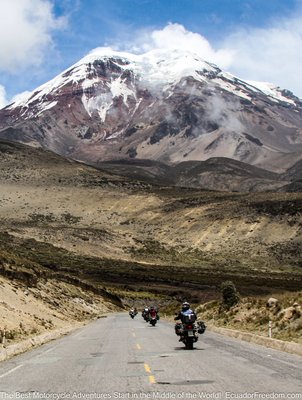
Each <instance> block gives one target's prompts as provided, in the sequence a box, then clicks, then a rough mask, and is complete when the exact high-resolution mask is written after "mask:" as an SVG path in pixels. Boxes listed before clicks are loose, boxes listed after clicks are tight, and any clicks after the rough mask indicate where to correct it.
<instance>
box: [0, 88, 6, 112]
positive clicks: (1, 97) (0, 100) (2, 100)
mask: <svg viewBox="0 0 302 400" xmlns="http://www.w3.org/2000/svg"><path fill="white" fill-rule="evenodd" d="M6 104H7V98H6V90H5V87H4V86H2V85H0V109H1V108H2V107H5V106H6Z"/></svg>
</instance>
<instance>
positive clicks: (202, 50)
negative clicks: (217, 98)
mask: <svg viewBox="0 0 302 400" xmlns="http://www.w3.org/2000/svg"><path fill="white" fill-rule="evenodd" d="M136 37H137V39H136V40H135V41H134V42H132V43H130V44H129V43H128V45H126V48H127V49H128V50H131V51H134V52H136V53H142V52H146V51H150V50H153V49H167V50H173V49H184V50H188V51H191V52H193V53H196V54H198V55H199V56H200V57H202V58H203V59H204V60H206V61H209V62H213V63H215V64H217V65H219V66H220V67H221V68H225V67H226V66H228V65H229V64H230V63H231V60H232V58H233V51H232V50H231V49H229V48H223V49H217V50H216V49H214V47H212V46H211V44H210V43H209V41H208V40H207V39H206V38H205V37H204V36H202V35H200V34H199V33H194V32H190V31H188V30H187V29H185V27H184V26H183V25H180V24H176V23H175V24H172V23H170V24H168V25H166V26H165V27H164V28H163V29H157V30H153V31H151V32H150V31H146V30H145V31H140V32H139V33H138V34H137V35H136Z"/></svg>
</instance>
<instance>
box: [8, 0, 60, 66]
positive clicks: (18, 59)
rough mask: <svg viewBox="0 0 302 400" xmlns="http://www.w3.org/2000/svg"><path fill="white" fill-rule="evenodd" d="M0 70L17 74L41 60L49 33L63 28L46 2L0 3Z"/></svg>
mask: <svg viewBox="0 0 302 400" xmlns="http://www.w3.org/2000/svg"><path fill="white" fill-rule="evenodd" d="M0 12H1V23H0V71H3V72H11V73H14V72H17V71H18V72H19V71H22V70H24V69H26V68H28V67H31V66H38V65H40V64H41V62H42V61H43V56H44V55H45V52H47V51H48V50H49V48H50V47H51V46H52V44H53V43H52V36H51V35H52V32H53V30H55V29H58V28H60V27H62V26H63V25H64V24H65V23H66V21H65V19H64V18H56V17H55V16H54V14H53V9H52V3H51V2H50V1H49V0H1V2H0Z"/></svg>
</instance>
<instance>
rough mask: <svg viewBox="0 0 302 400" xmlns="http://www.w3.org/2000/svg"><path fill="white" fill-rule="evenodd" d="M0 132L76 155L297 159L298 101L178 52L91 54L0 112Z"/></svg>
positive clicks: (277, 163)
mask: <svg viewBox="0 0 302 400" xmlns="http://www.w3.org/2000/svg"><path fill="white" fill-rule="evenodd" d="M0 137H2V138H6V139H9V140H13V141H20V142H23V143H28V144H31V145H35V146H42V147H45V148H47V149H50V150H53V151H55V152H57V153H59V154H62V155H65V156H69V157H72V158H75V159H78V160H81V161H84V162H89V163H97V162H98V161H104V160H115V159H129V158H132V159H133V158H139V159H150V160H157V161H162V162H165V163H168V164H175V163H180V162H182V161H189V160H200V161H202V160H207V159H209V158H211V157H228V158H233V159H235V160H239V161H243V162H246V163H249V164H252V165H256V166H260V167H262V168H266V169H268V170H271V171H276V172H283V171H284V170H286V169H287V168H288V167H290V166H292V165H293V164H294V163H295V162H297V161H299V160H300V159H302V152H301V150H302V103H301V101H300V100H299V99H298V98H297V97H295V96H294V95H293V94H292V93H290V92H288V91H282V90H280V89H278V88H271V87H268V89H267V91H266V93H264V92H263V91H261V90H259V89H257V88H256V87H255V86H252V85H250V84H249V83H247V82H244V81H242V80H240V79H238V78H235V77H234V76H232V75H230V74H225V73H223V72H222V71H221V70H220V69H219V68H217V67H216V66H213V65H212V64H208V63H206V62H205V61H203V60H201V59H199V58H198V57H197V56H196V55H192V54H190V53H185V52H174V53H173V54H160V53H156V52H155V53H154V52H153V53H147V54H145V55H143V56H134V55H125V54H122V53H121V54H119V53H115V52H113V53H112V54H108V55H106V54H99V55H98V54H95V55H90V56H87V57H85V58H84V59H82V60H81V61H79V63H77V64H75V65H74V66H72V67H71V68H69V69H68V70H66V71H65V72H63V73H62V74H61V75H59V76H57V77H56V78H54V79H53V80H52V81H50V82H48V83H46V84H45V85H43V86H41V87H39V88H37V89H36V91H34V92H33V93H32V94H30V95H29V96H28V97H27V98H26V99H24V100H23V101H22V102H21V101H20V102H18V103H14V104H12V105H10V106H8V107H6V108H4V109H2V110H1V111H0Z"/></svg>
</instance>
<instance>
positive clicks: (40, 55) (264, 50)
mask: <svg viewBox="0 0 302 400" xmlns="http://www.w3.org/2000/svg"><path fill="white" fill-rule="evenodd" d="M0 15H1V21H0V22H1V23H0V105H4V104H6V103H8V102H9V101H11V99H12V98H13V97H14V96H15V95H17V94H19V93H21V92H23V91H31V90H34V89H35V88H36V87H37V86H39V85H40V84H42V83H44V82H46V81H48V80H49V79H51V78H53V77H54V76H55V75H57V74H58V73H60V72H62V71H63V70H64V69H66V68H68V67H69V66H70V65H72V64H73V63H75V62H77V61H78V60H79V59H80V58H82V57H83V56H84V55H86V54H87V53H88V52H89V51H91V50H92V49H94V48H96V47H102V46H111V47H114V48H115V49H121V50H128V51H136V52H143V51H146V50H148V49H152V48H154V47H160V46H162V45H164V46H165V47H167V49H169V48H171V49H173V46H174V47H175V43H179V45H180V46H184V47H187V48H188V49H191V48H192V50H193V51H196V52H199V53H200V54H199V55H201V56H203V57H204V58H205V59H207V61H211V62H215V63H216V64H218V66H220V67H221V68H223V69H224V70H227V71H229V72H231V73H233V74H235V75H237V76H239V77H240V78H242V79H247V80H258V81H269V82H272V83H274V84H276V85H279V86H281V87H282V88H288V89H290V90H292V91H293V92H294V93H295V94H296V95H298V96H299V97H302V83H301V82H300V81H301V79H300V73H301V67H302V0H0ZM134 49H135V50H134Z"/></svg>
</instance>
